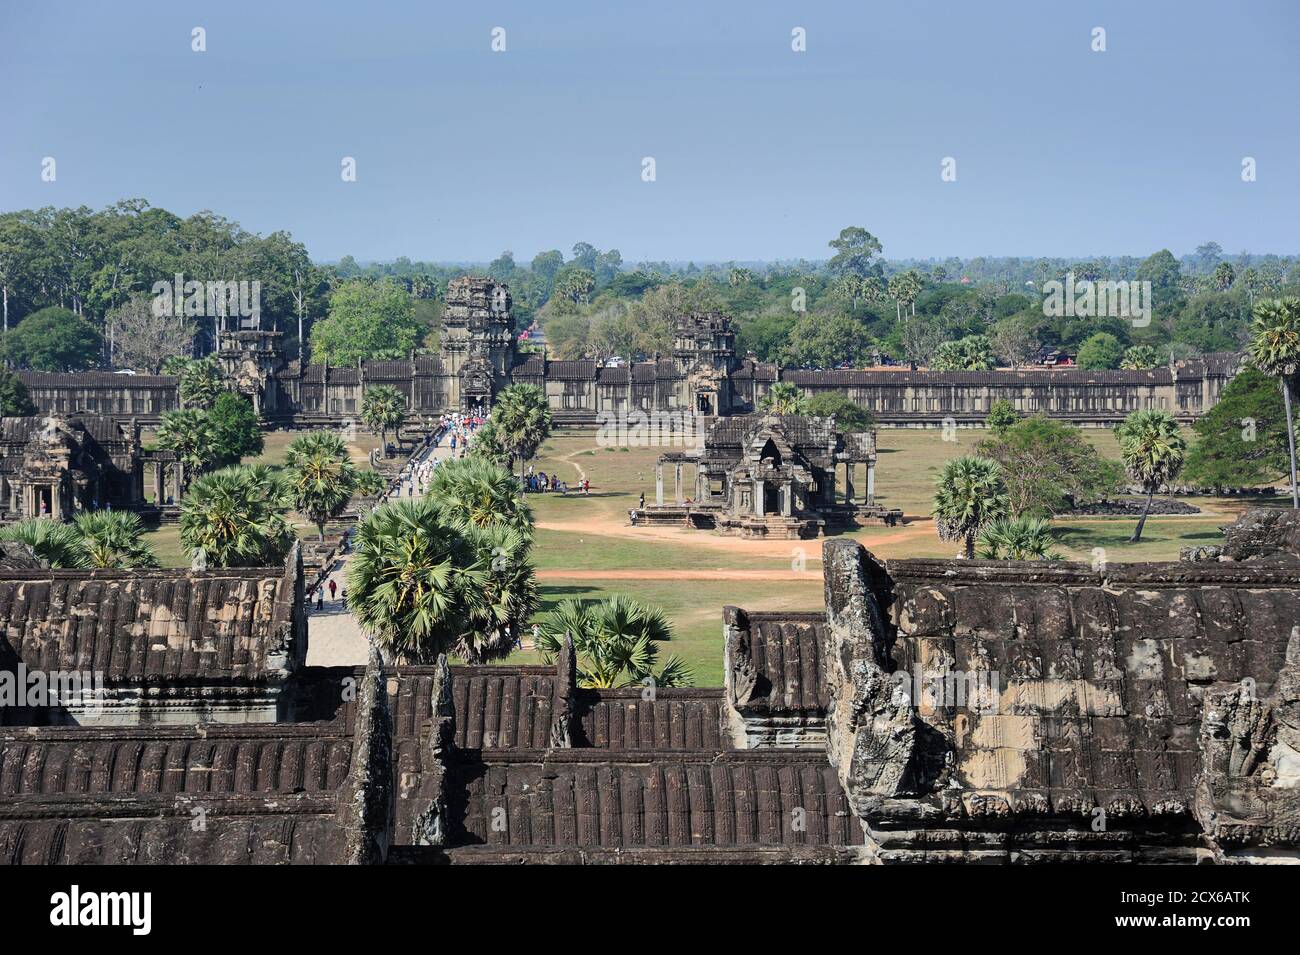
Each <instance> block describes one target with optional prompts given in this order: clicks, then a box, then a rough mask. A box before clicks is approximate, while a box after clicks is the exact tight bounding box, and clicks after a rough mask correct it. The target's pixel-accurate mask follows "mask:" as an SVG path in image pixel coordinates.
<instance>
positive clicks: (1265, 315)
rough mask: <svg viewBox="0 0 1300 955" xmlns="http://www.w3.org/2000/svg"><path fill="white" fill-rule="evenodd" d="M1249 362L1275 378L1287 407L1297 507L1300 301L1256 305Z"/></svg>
mask: <svg viewBox="0 0 1300 955" xmlns="http://www.w3.org/2000/svg"><path fill="white" fill-rule="evenodd" d="M1246 354H1247V356H1248V357H1249V358H1250V363H1251V364H1252V365H1254V366H1255V367H1256V368H1258V369H1259V370H1260V371H1262V372H1263V373H1264V374H1266V375H1271V376H1272V377H1274V378H1276V379H1278V382H1279V385H1280V387H1281V388H1282V400H1283V402H1284V403H1285V405H1286V438H1287V449H1288V451H1289V452H1290V456H1291V506H1292V507H1295V508H1300V494H1297V490H1296V455H1295V418H1294V416H1293V414H1292V407H1291V395H1292V392H1293V391H1294V390H1295V386H1296V373H1297V371H1298V370H1300V298H1294V297H1288V298H1284V299H1263V300H1260V301H1258V302H1256V303H1255V324H1254V326H1253V328H1252V329H1251V337H1250V344H1249V345H1247V346H1246Z"/></svg>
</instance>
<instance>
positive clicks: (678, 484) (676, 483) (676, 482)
mask: <svg viewBox="0 0 1300 955" xmlns="http://www.w3.org/2000/svg"><path fill="white" fill-rule="evenodd" d="M673 487H674V489H675V491H676V494H677V503H678V504H679V505H681V504H685V503H686V501H685V499H684V498H683V496H682V462H680V461H678V462H677V466H676V467H675V468H674V469H673Z"/></svg>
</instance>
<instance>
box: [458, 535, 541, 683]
mask: <svg viewBox="0 0 1300 955" xmlns="http://www.w3.org/2000/svg"><path fill="white" fill-rule="evenodd" d="M459 530H460V532H461V534H463V535H464V536H465V538H466V540H467V541H468V542H469V545H470V548H471V550H472V551H473V553H474V563H473V564H472V565H471V566H472V569H473V570H474V571H475V574H476V576H477V577H478V579H480V580H481V583H479V584H478V585H477V586H476V587H475V588H474V589H473V590H472V591H470V592H467V593H466V594H465V598H464V601H463V603H464V608H465V619H464V622H463V623H462V624H461V627H460V633H459V634H458V637H457V641H456V653H457V655H458V656H460V657H461V658H462V659H464V660H465V661H466V662H468V663H485V662H487V661H488V660H490V659H493V658H496V657H502V656H505V655H506V654H508V653H509V652H510V651H511V650H513V649H514V648H515V646H516V644H517V643H518V640H519V634H520V633H522V632H523V629H524V627H525V626H526V625H527V623H528V620H529V619H530V618H531V617H532V615H533V612H534V611H535V610H536V609H537V605H538V603H539V602H540V597H539V595H538V592H537V578H536V576H535V575H534V573H533V565H532V563H531V562H530V561H529V551H530V550H531V549H532V543H533V539H532V528H531V526H530V527H529V528H528V529H527V530H524V529H521V528H518V527H512V526H510V525H508V524H505V523H500V524H490V525H488V526H485V527H480V526H478V525H476V524H469V525H467V526H464V527H461V528H459Z"/></svg>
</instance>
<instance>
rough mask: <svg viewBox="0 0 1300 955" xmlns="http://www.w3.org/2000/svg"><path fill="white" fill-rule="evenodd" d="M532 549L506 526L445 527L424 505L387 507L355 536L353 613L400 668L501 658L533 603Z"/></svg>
mask: <svg viewBox="0 0 1300 955" xmlns="http://www.w3.org/2000/svg"><path fill="white" fill-rule="evenodd" d="M530 543H531V541H530V539H529V537H528V535H526V534H523V533H521V532H520V531H519V530H517V529H514V528H510V527H504V526H499V527H492V528H486V529H483V528H477V527H475V526H474V525H472V524H471V525H468V526H467V527H465V528H464V529H458V528H456V527H453V526H451V525H449V524H446V523H443V522H442V521H441V520H440V519H439V515H438V510H437V508H436V507H435V506H434V503H433V501H432V499H431V498H428V497H425V498H421V499H419V500H402V501H394V502H392V503H390V504H384V505H382V506H380V507H377V508H375V510H374V511H372V512H371V513H370V515H369V516H368V517H367V518H366V519H365V520H364V521H362V522H361V525H360V526H359V527H358V529H357V535H356V546H355V551H354V556H353V558H352V560H351V562H350V564H349V567H348V605H349V607H351V609H352V612H353V613H355V614H356V615H357V618H358V619H359V620H360V622H361V625H362V627H363V628H364V629H365V630H366V632H367V633H368V634H370V635H371V637H372V638H373V639H374V640H375V642H376V643H377V644H378V645H379V646H380V647H381V648H383V650H384V651H385V653H386V654H387V655H389V656H390V657H392V658H394V659H396V660H398V661H401V662H407V663H429V662H432V661H435V660H437V659H438V656H439V654H443V653H450V654H455V655H457V656H459V657H461V658H462V659H464V660H467V661H470V662H474V663H479V662H483V661H485V660H491V659H494V658H498V657H502V656H505V655H506V654H508V653H509V652H510V650H511V649H512V648H513V646H514V644H515V641H516V639H517V637H518V634H519V632H520V631H521V629H522V627H523V625H524V623H525V622H526V621H527V619H528V618H529V617H530V616H531V615H532V613H533V611H534V610H535V609H536V605H537V590H536V582H535V580H534V578H533V572H532V566H531V565H530V564H529V563H528V559H527V558H528V547H529V545H530Z"/></svg>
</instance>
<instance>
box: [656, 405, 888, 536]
mask: <svg viewBox="0 0 1300 955" xmlns="http://www.w3.org/2000/svg"><path fill="white" fill-rule="evenodd" d="M702 444H703V447H700V448H694V449H691V450H685V451H669V452H666V453H664V454H662V455H661V456H660V458H659V461H658V463H657V464H656V465H655V501H654V504H653V505H652V506H647V507H644V508H641V509H640V510H639V513H638V516H639V518H640V519H642V520H643V521H644V522H645V523H646V524H684V525H685V526H687V527H696V528H711V529H715V530H718V531H720V532H721V533H724V534H733V535H736V536H739V537H761V538H772V539H799V538H808V537H817V536H818V535H820V534H823V533H826V532H828V531H834V530H842V529H844V528H847V527H851V526H853V524H854V523H855V521H857V520H861V519H871V518H875V519H878V520H886V519H889V518H890V517H891V516H892V517H894V518H901V517H902V516H903V515H902V511H899V510H897V509H894V510H889V509H886V508H882V507H877V506H876V499H875V488H876V435H875V432H874V431H865V432H859V433H850V434H845V433H843V432H840V431H837V430H836V428H835V419H833V418H815V417H809V416H804V415H770V414H767V415H763V414H760V415H736V416H733V417H727V418H716V419H714V420H712V421H711V422H710V424H709V425H708V427H707V429H706V430H705V431H704V434H703V441H702ZM664 465H669V466H671V467H672V468H673V477H674V482H673V501H672V502H670V503H665V502H664ZM687 466H690V467H693V468H694V470H695V486H694V491H693V496H692V497H690V498H689V499H688V498H687V497H686V490H687V489H686V488H685V486H684V482H683V480H682V478H683V468H684V467H687ZM859 471H865V474H866V477H865V484H864V485H860V486H861V487H862V488H863V492H864V493H863V495H862V497H861V499H857V498H855V496H854V487H855V485H854V476H855V473H857V472H859ZM840 476H842V485H837V477H840Z"/></svg>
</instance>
